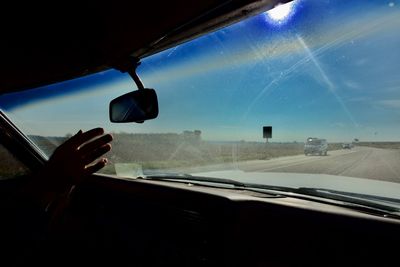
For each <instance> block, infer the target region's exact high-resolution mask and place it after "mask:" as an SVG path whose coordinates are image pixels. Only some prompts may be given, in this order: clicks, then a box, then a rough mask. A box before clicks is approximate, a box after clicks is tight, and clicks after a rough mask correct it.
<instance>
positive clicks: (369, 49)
mask: <svg viewBox="0 0 400 267" xmlns="http://www.w3.org/2000/svg"><path fill="white" fill-rule="evenodd" d="M399 29H400V3H399V2H397V1H365V0H354V1H317V0H315V1H312V0H310V1H307V0H297V1H294V2H291V3H288V4H285V5H283V6H279V7H277V8H275V9H273V10H271V11H268V12H266V13H262V14H259V15H257V16H255V17H251V18H249V19H247V20H245V21H241V22H239V23H236V24H234V25H231V26H229V27H226V28H223V29H220V30H218V31H217V32H213V33H210V34H208V35H205V36H203V37H200V38H197V39H195V40H193V41H190V42H187V43H184V44H182V45H179V46H176V47H174V48H171V49H169V50H166V51H163V52H161V53H158V54H156V55H153V56H150V57H148V58H144V59H142V64H141V65H140V66H139V68H138V73H139V76H140V77H141V79H142V80H143V82H144V84H145V86H147V87H149V88H155V89H156V91H157V94H158V99H159V110H160V114H159V117H158V118H157V119H154V120H150V121H146V122H144V123H142V124H137V123H128V124H113V123H110V122H109V118H108V106H109V102H110V101H111V100H112V99H114V98H116V97H117V96H119V95H122V94H124V93H127V92H130V91H132V90H136V86H135V85H134V83H133V81H132V80H131V78H130V77H129V76H128V75H127V74H123V73H120V72H118V71H115V70H109V71H105V72H101V73H97V74H94V75H90V76H86V77H83V78H79V79H75V80H71V81H65V82H62V83H58V84H54V85H50V86H45V87H41V88H36V89H32V90H27V91H24V92H19V93H11V94H6V95H2V96H0V107H1V109H2V111H3V112H4V113H5V114H6V115H7V116H8V117H9V118H10V119H11V120H12V121H13V122H14V123H15V124H16V125H17V127H19V129H20V130H21V131H22V132H24V133H25V134H26V135H27V136H28V137H29V138H30V139H31V140H32V141H33V142H35V143H36V144H37V146H38V147H39V148H40V149H41V150H43V151H44V152H45V153H46V154H47V155H50V154H51V153H52V151H53V150H54V149H55V147H56V146H57V145H59V144H60V143H61V142H63V140H65V138H67V137H69V136H71V135H72V134H74V133H76V132H77V131H78V130H79V129H83V130H88V129H90V128H93V127H99V126H100V127H104V128H105V130H106V131H107V132H111V133H113V135H114V140H115V141H114V142H113V150H112V152H110V155H109V156H108V157H109V159H110V162H111V164H109V165H108V166H107V167H106V168H104V169H103V170H102V172H104V173H107V174H117V175H119V176H124V177H136V176H140V175H152V174H153V175H154V174H164V175H165V174H177V173H187V174H192V175H197V176H204V177H221V178H229V179H234V180H240V181H247V182H251V183H253V184H270V185H271V184H272V185H280V186H287V187H296V188H297V187H307V188H311V187H313V188H327V189H332V190H333V189H334V190H339V191H347V192H356V193H359V194H363V195H380V196H384V197H388V198H390V199H400V183H399V182H400V164H399V162H400V135H399V133H400V120H399V118H400V76H399V69H400V51H399V47H400V31H399ZM265 126H271V127H272V133H271V136H270V137H269V138H268V139H267V138H264V135H263V128H264V127H265ZM310 137H312V138H317V139H324V140H327V142H326V144H327V145H324V146H318V147H315V148H309V147H306V145H307V143H311V144H321V140H317V139H316V140H315V141H307V140H308V138H310ZM349 140H350V143H352V144H353V146H352V147H351V149H343V147H342V144H343V143H349Z"/></svg>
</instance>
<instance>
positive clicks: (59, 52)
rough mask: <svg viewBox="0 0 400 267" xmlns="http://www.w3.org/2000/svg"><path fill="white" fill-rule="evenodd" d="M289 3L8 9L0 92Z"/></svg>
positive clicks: (109, 63)
mask: <svg viewBox="0 0 400 267" xmlns="http://www.w3.org/2000/svg"><path fill="white" fill-rule="evenodd" d="M288 1H290V0H283V1H279V0H202V1H191V2H190V4H188V2H187V1H183V0H172V1H162V2H153V1H140V2H139V1H130V2H127V1H111V2H110V1H108V2H106V3H103V2H98V1H96V2H94V1H93V2H91V1H86V2H83V3H82V2H79V4H73V3H70V2H68V1H61V2H59V1H57V4H49V3H38V2H36V1H35V2H32V3H29V4H24V6H23V7H21V6H20V4H18V3H17V4H14V6H8V7H7V8H6V7H3V8H2V11H3V14H7V15H6V16H3V17H2V18H1V24H0V25H2V29H1V32H2V40H3V41H2V42H1V44H0V48H1V51H2V60H1V63H0V66H1V67H0V68H1V69H0V70H1V73H2V78H1V79H0V93H5V92H11V91H18V90H26V89H30V88H34V87H38V86H44V85H48V84H51V83H55V82H60V81H63V80H69V79H73V78H77V77H80V76H84V75H87V74H90V73H95V72H98V71H102V70H106V69H109V68H112V67H115V66H119V65H124V64H126V62H127V61H129V60H132V59H131V58H130V56H131V57H134V58H139V59H140V58H143V57H146V56H148V55H151V54H154V53H156V52H159V51H162V50H164V49H167V48H170V47H172V46H175V45H177V44H179V43H182V42H185V41H188V40H190V39H193V38H195V37H197V36H199V35H202V34H204V33H207V32H210V31H213V30H216V29H218V28H220V27H223V26H226V25H229V24H232V23H234V22H235V21H238V20H241V19H243V18H246V17H249V16H251V15H254V14H256V13H259V12H262V11H265V10H268V9H271V8H272V7H274V6H275V5H277V4H278V3H279V2H288ZM46 2H47V1H46Z"/></svg>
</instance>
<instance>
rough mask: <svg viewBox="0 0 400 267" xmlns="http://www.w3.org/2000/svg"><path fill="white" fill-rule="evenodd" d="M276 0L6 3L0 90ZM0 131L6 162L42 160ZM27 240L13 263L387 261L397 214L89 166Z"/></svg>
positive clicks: (136, 52)
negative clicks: (47, 223)
mask: <svg viewBox="0 0 400 267" xmlns="http://www.w3.org/2000/svg"><path fill="white" fill-rule="evenodd" d="M277 2H278V1H274V0H261V1H255V0H231V1H226V0H203V1H192V2H190V3H188V2H187V1H181V0H172V1H164V2H150V1H138V2H134V1H131V2H129V3H128V2H122V1H112V2H107V3H100V2H92V3H90V2H85V3H79V4H72V3H69V2H68V1H62V2H61V3H59V2H55V3H53V4H47V3H46V4H39V3H34V2H32V3H30V4H27V5H26V6H24V8H21V7H20V6H18V5H14V6H10V7H7V9H4V11H5V13H7V14H8V15H7V16H4V17H2V19H1V20H2V21H1V24H2V35H3V38H2V40H3V42H2V44H1V50H2V60H1V63H0V66H1V67H0V68H1V73H2V76H1V79H0V84H1V86H0V90H1V93H5V92H12V91H19V90H26V89H30V88H34V87H37V86H43V85H47V84H51V83H54V82H58V81H63V80H68V79H72V78H77V77H80V76H83V75H87V74H90V73H95V72H98V71H101V70H105V69H110V68H117V69H120V70H122V71H128V69H126V68H125V66H129V64H128V63H129V62H130V61H131V60H132V58H135V59H140V58H143V57H146V56H148V55H151V54H154V53H156V52H158V51H162V50H164V49H166V48H169V47H172V46H175V45H176V44H179V43H182V42H185V41H187V40H190V39H193V38H195V37H196V36H199V35H202V34H204V33H206V32H210V31H212V30H214V29H217V28H219V27H222V26H224V25H229V24H231V23H233V22H235V21H238V20H240V19H243V18H245V17H248V16H251V15H253V14H256V13H259V12H262V11H265V10H268V9H270V8H272V7H274V6H275V5H276V4H277ZM4 40H5V42H4ZM0 128H1V129H0V131H1V143H2V144H3V145H4V146H5V147H6V148H7V149H8V150H9V151H10V152H12V153H13V154H14V155H15V156H16V157H17V158H18V159H20V160H21V161H22V162H24V163H25V164H26V165H27V166H28V167H29V168H30V169H32V170H33V171H35V170H36V169H38V168H40V167H41V166H42V165H43V163H44V162H43V158H42V157H41V156H40V155H39V154H38V153H37V151H35V149H34V148H33V146H32V144H30V143H27V142H26V141H25V140H24V139H22V138H20V137H18V130H17V129H16V128H15V127H13V125H12V123H11V122H9V124H5V123H2V124H1V127H0ZM56 178H57V177H54V179H56ZM19 182H23V181H22V179H20V180H18V179H16V180H15V181H12V184H11V185H9V186H8V187H3V188H2V189H1V190H2V192H1V193H2V195H3V196H4V195H7V194H9V193H10V192H12V190H13V188H14V186H15V185H14V184H18V183H19ZM16 205H17V204H16ZM21 212H23V211H21ZM28 215H29V214H19V216H21V218H29V216H28ZM27 220H29V219H27ZM10 227H20V226H16V225H14V226H10ZM38 240H39V241H38V242H37V243H36V244H35V245H31V244H30V243H28V242H24V236H22V237H20V240H18V242H19V243H18V244H17V245H16V248H15V257H16V260H15V261H16V262H20V263H21V262H22V263H25V264H27V263H32V262H38V263H63V264H65V263H67V264H80V263H82V264H83V263H86V264H91V265H95V264H110V265H112V266H119V265H123V266H389V265H397V264H396V262H397V261H398V257H397V255H398V254H397V252H398V244H400V221H399V219H398V218H396V217H393V218H391V217H390V216H387V215H386V214H384V213H378V212H373V211H372V210H369V209H363V208H357V209H350V208H348V207H346V206H343V205H341V203H340V202H339V201H325V200H323V199H320V198H314V199H312V200H311V199H303V198H301V197H298V196H293V197H290V196H287V195H285V194H280V193H279V192H278V193H276V192H265V193H261V192H253V191H250V190H236V189H226V188H214V187H210V186H208V185H207V184H206V183H187V182H186V183H185V182H182V181H177V182H166V181H156V180H145V179H136V180H132V179H123V178H120V177H114V176H107V175H102V174H96V175H93V176H92V177H90V179H88V180H87V181H86V182H85V183H84V184H82V185H80V186H79V187H78V188H76V190H75V191H74V193H73V195H72V196H71V199H70V203H69V205H68V207H67V209H66V210H65V213H64V214H63V215H62V217H61V220H60V221H59V222H58V224H57V227H56V228H55V229H52V230H51V231H47V232H46V234H45V235H44V237H39V238H38ZM0 261H1V260H0ZM5 266H6V265H5Z"/></svg>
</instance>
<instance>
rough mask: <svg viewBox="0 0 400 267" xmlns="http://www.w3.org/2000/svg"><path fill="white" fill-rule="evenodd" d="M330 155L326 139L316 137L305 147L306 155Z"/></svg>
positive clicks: (308, 140)
mask: <svg viewBox="0 0 400 267" xmlns="http://www.w3.org/2000/svg"><path fill="white" fill-rule="evenodd" d="M327 153H328V142H327V141H326V139H320V138H316V137H309V138H307V141H306V143H305V145H304V155H306V156H307V155H309V154H311V155H314V154H318V155H320V156H321V155H324V156H326V155H327Z"/></svg>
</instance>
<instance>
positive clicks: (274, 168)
mask: <svg viewBox="0 0 400 267" xmlns="http://www.w3.org/2000/svg"><path fill="white" fill-rule="evenodd" d="M232 168H236V169H240V170H243V171H246V172H291V173H316V174H332V175H340V176H349V177H359V178H368V179H374V180H382V181H389V182H397V183H400V150H398V149H379V148H372V147H354V148H353V149H351V150H350V149H346V150H344V149H343V150H336V151H329V152H328V155H327V156H305V155H298V156H288V157H280V158H274V159H270V160H252V161H244V162H237V163H233V164H230V165H229V166H228V165H214V166H204V167H200V168H197V170H193V169H192V170H190V172H191V173H192V172H201V171H217V170H229V169H232Z"/></svg>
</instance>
